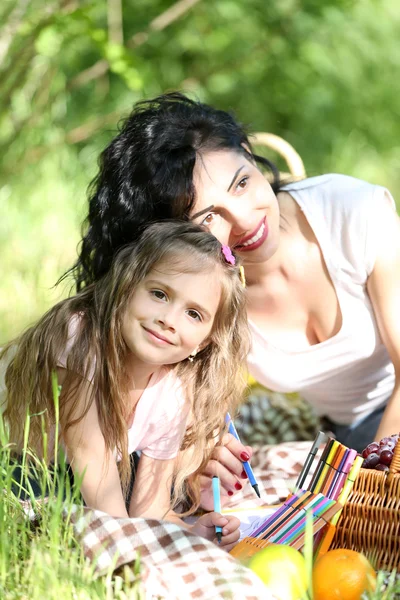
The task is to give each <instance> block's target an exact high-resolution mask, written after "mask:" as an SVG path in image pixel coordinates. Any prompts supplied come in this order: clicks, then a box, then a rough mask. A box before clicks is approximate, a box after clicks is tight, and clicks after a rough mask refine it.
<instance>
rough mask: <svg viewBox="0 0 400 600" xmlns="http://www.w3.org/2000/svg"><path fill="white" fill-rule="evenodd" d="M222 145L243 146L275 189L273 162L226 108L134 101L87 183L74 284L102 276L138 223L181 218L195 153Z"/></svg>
mask: <svg viewBox="0 0 400 600" xmlns="http://www.w3.org/2000/svg"><path fill="white" fill-rule="evenodd" d="M221 149H225V150H226V149H228V150H235V151H237V152H241V153H244V154H246V155H247V157H248V158H249V159H250V160H255V161H257V162H258V163H260V164H261V165H262V166H263V167H266V168H268V169H269V170H271V171H272V172H273V174H274V179H275V183H274V185H273V186H272V187H273V189H274V191H278V189H279V173H278V171H277V169H276V167H274V165H273V164H272V163H270V161H268V160H267V159H265V158H263V157H260V156H256V155H254V154H252V151H251V145H250V142H249V139H248V137H247V134H246V132H245V130H244V128H243V127H242V126H241V125H240V124H239V123H237V121H236V120H235V119H234V118H233V116H231V115H230V114H229V113H227V112H225V111H222V110H217V109H215V108H213V107H211V106H209V105H207V104H202V103H201V102H197V101H194V100H191V99H189V98H188V97H187V96H185V95H184V94H181V93H178V92H173V93H169V94H164V95H162V96H158V97H157V98H155V99H153V100H144V101H141V102H138V103H137V104H136V105H135V107H134V109H133V111H132V113H131V114H130V115H129V117H128V118H127V119H126V120H125V121H124V123H123V125H122V128H121V130H120V132H119V134H118V135H117V136H116V137H115V138H114V139H113V140H112V142H111V143H110V144H109V145H108V146H107V148H106V149H105V150H104V151H103V152H102V154H101V155H100V159H99V167H100V170H99V173H98V175H97V177H96V178H95V179H94V180H93V181H92V183H91V185H90V188H89V190H90V191H89V213H88V216H87V217H86V219H85V221H84V226H85V229H86V233H85V234H84V236H83V238H82V240H81V243H80V248H79V257H78V260H77V262H76V264H75V265H74V266H73V267H72V269H71V270H70V271H69V272H71V273H72V274H73V275H74V277H75V280H76V286H77V289H78V291H79V290H80V289H81V288H82V287H83V286H85V285H88V284H90V283H92V282H94V281H97V280H98V279H99V278H100V277H101V276H102V275H104V274H105V273H106V272H107V271H108V269H109V267H110V265H111V262H112V259H113V257H114V256H115V254H116V252H117V251H118V250H119V249H120V248H121V247H122V246H124V245H125V244H127V243H129V242H131V241H132V240H134V239H135V238H136V237H137V235H138V234H139V232H140V231H141V229H142V228H143V226H144V225H147V224H149V223H150V222H152V221H156V220H157V221H158V220H161V219H171V218H172V219H184V220H185V219H187V218H188V216H189V214H190V211H191V208H192V206H193V204H194V202H195V189H194V185H193V169H194V166H195V162H196V158H197V156H198V155H200V154H201V153H203V152H207V151H212V150H221Z"/></svg>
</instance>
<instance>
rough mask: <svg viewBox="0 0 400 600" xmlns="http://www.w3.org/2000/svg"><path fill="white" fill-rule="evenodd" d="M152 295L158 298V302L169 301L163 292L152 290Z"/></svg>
mask: <svg viewBox="0 0 400 600" xmlns="http://www.w3.org/2000/svg"><path fill="white" fill-rule="evenodd" d="M150 294H152V296H155V298H158V300H167V295H166V294H165V293H164V292H163V291H161V290H151V291H150Z"/></svg>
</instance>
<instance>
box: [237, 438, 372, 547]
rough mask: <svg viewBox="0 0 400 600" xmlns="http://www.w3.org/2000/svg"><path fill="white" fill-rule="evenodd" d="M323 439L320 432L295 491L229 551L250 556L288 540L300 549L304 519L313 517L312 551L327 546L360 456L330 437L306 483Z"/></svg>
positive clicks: (303, 538) (353, 478) (302, 540)
mask: <svg viewBox="0 0 400 600" xmlns="http://www.w3.org/2000/svg"><path fill="white" fill-rule="evenodd" d="M324 439H325V434H323V433H322V432H319V434H318V436H317V438H316V439H315V441H314V443H313V445H312V448H311V450H310V453H309V454H308V456H307V459H306V461H305V463H304V466H303V468H302V470H301V473H300V475H299V478H298V480H297V482H296V488H295V492H294V494H292V495H291V496H289V498H288V499H287V500H286V501H285V502H284V503H283V504H282V505H281V506H280V507H279V508H278V509H277V510H276V511H275V512H274V513H273V514H272V515H270V516H269V517H268V518H267V519H266V521H265V522H264V523H263V524H262V525H261V526H259V527H258V529H256V530H255V531H253V532H252V534H251V537H247V538H245V539H244V540H242V541H241V542H239V544H237V546H235V548H234V549H233V551H232V554H234V555H236V556H238V557H239V556H240V557H245V556H246V555H247V556H249V555H251V554H254V552H257V551H258V549H259V548H262V547H264V546H266V545H268V544H270V543H276V544H287V545H289V546H293V547H294V548H296V549H298V550H300V549H301V548H302V547H303V545H304V541H305V530H306V522H307V519H309V518H310V515H311V519H312V527H313V533H314V554H315V556H317V555H318V554H323V553H324V552H326V551H327V550H328V549H329V546H330V544H331V543H332V540H333V536H334V534H335V530H336V524H337V522H338V520H339V516H340V513H341V510H342V508H343V506H344V504H345V503H346V501H347V499H348V497H349V494H350V492H351V489H352V487H353V484H354V481H355V480H356V478H357V475H358V474H359V472H360V469H361V465H362V462H363V458H362V457H361V456H358V455H357V452H356V450H351V449H350V448H347V447H346V446H343V444H340V443H339V442H338V441H336V440H333V439H332V438H330V439H329V440H328V442H327V443H326V446H325V448H324V451H323V453H322V455H321V458H320V460H319V462H318V464H317V467H316V469H315V472H314V475H313V476H312V478H311V481H310V484H309V486H308V489H302V488H303V487H304V485H305V482H306V479H307V476H308V474H309V471H310V468H311V465H312V463H313V461H314V459H315V456H316V454H317V452H318V449H319V447H320V445H321V443H322V441H323V440H324Z"/></svg>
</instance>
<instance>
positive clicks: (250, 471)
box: [225, 413, 261, 498]
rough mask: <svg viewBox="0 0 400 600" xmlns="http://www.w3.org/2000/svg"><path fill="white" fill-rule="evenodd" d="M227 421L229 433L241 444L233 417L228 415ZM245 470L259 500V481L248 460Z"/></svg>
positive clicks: (245, 463)
mask: <svg viewBox="0 0 400 600" xmlns="http://www.w3.org/2000/svg"><path fill="white" fill-rule="evenodd" d="M225 421H226V422H227V423H229V429H228V431H229V433H231V434H232V435H233V436H234V437H235V438H236V439H237V440H238V441H239V442H240V438H239V436H238V432H237V431H236V428H235V426H234V424H233V421H232V419H231V416H230V414H229V413H228V414H227V415H226V417H225ZM243 468H244V470H245V471H246V475H247V477H248V478H249V481H250V483H251V487H252V488H253V489H254V491H255V493H256V494H257V496H258V497H259V498H261V496H260V491H259V489H258V483H257V480H256V478H255V477H254V473H253V469H252V468H251V466H250V463H249V461H248V460H246V462H244V463H243Z"/></svg>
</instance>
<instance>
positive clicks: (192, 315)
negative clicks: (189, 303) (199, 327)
mask: <svg viewBox="0 0 400 600" xmlns="http://www.w3.org/2000/svg"><path fill="white" fill-rule="evenodd" d="M187 314H188V315H189V317H190V318H191V319H195V320H196V321H201V320H202V318H201V314H200V313H198V312H197V310H193V309H189V310H188V311H187Z"/></svg>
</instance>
